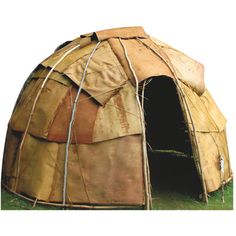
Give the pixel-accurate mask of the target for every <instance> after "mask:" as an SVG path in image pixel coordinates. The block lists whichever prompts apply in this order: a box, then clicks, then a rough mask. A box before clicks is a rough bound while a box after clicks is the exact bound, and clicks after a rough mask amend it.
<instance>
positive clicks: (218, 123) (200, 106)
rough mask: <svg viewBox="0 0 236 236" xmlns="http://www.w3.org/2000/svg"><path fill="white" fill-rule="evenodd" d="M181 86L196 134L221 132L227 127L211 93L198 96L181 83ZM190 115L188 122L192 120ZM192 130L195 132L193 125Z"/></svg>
mask: <svg viewBox="0 0 236 236" xmlns="http://www.w3.org/2000/svg"><path fill="white" fill-rule="evenodd" d="M179 84H180V86H181V88H182V89H183V92H184V97H185V100H186V102H187V105H188V108H189V111H190V113H191V117H192V119H193V123H194V127H195V131H196V132H220V131H223V130H224V128H225V126H226V120H225V118H224V116H223V114H222V113H221V112H220V110H219V109H218V107H217V106H216V104H215V102H214V101H213V99H212V97H211V96H210V95H209V92H208V91H206V92H205V93H204V95H202V96H198V95H197V93H195V92H194V91H193V90H192V89H191V88H189V87H188V86H186V85H185V84H184V83H182V82H180V81H179ZM187 115H188V120H189V122H190V123H191V119H190V117H189V114H188V113H187ZM190 128H191V129H192V130H193V127H192V125H190Z"/></svg>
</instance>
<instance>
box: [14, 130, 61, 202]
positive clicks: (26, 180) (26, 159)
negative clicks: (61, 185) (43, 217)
mask: <svg viewBox="0 0 236 236" xmlns="http://www.w3.org/2000/svg"><path fill="white" fill-rule="evenodd" d="M57 152H58V144H57V143H53V142H46V141H43V140H40V139H36V138H33V137H32V136H30V135H27V136H26V138H25V142H24V145H23V148H22V152H21V159H20V163H19V179H18V185H17V189H16V192H18V193H23V194H27V195H29V196H31V197H33V198H37V199H39V200H46V199H48V198H49V194H50V191H51V188H52V183H53V176H54V170H55V167H56V159H57Z"/></svg>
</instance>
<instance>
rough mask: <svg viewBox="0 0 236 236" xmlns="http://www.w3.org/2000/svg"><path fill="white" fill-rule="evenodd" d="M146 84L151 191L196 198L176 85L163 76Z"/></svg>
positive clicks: (193, 169)
mask: <svg viewBox="0 0 236 236" xmlns="http://www.w3.org/2000/svg"><path fill="white" fill-rule="evenodd" d="M148 81H149V83H147V85H146V87H145V93H144V97H145V98H144V112H145V122H146V137H147V143H148V144H147V149H148V158H149V165H150V175H151V184H152V189H153V191H155V190H157V191H162V190H164V191H175V192H181V193H188V194H198V193H199V192H200V189H201V188H200V186H201V185H200V181H199V177H198V174H197V171H196V167H195V164H194V160H193V157H192V156H193V155H192V148H191V143H190V139H189V133H188V129H187V127H186V124H185V121H184V117H183V112H182V108H181V106H180V102H179V97H178V94H177V90H176V85H175V83H174V82H173V79H171V78H169V77H166V76H158V77H152V78H149V79H148Z"/></svg>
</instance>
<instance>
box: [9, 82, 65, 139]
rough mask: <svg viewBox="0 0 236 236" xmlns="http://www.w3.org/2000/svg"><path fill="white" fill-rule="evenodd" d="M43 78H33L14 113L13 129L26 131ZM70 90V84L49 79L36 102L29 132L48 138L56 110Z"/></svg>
mask: <svg viewBox="0 0 236 236" xmlns="http://www.w3.org/2000/svg"><path fill="white" fill-rule="evenodd" d="M42 82H43V80H42V79H32V80H31V82H30V84H29V85H28V86H27V87H26V89H25V90H24V92H23V94H22V97H21V99H20V101H19V103H18V105H17V106H16V109H15V111H14V112H13V114H12V117H11V119H10V122H9V125H10V127H11V128H12V129H13V130H16V131H21V132H23V131H25V128H26V126H27V123H28V120H29V116H30V112H31V110H32V106H33V103H34V100H35V97H36V95H37V92H38V91H39V88H40V86H41V84H42ZM67 91H68V86H67V85H65V84H63V83H60V82H57V81H56V80H52V79H49V80H48V81H47V83H46V85H45V87H44V89H43V90H42V92H41V94H40V97H39V100H38V102H37V104H36V107H35V110H34V113H33V116H32V119H31V122H30V126H29V130H28V132H29V133H30V134H32V135H35V136H37V137H42V138H46V137H47V135H48V131H49V130H48V129H49V125H50V124H51V122H52V121H53V118H54V116H55V113H56V110H57V108H58V106H59V104H60V103H61V102H62V100H63V98H64V97H65V95H66V93H67Z"/></svg>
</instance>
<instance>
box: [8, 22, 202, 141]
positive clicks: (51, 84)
mask: <svg viewBox="0 0 236 236" xmlns="http://www.w3.org/2000/svg"><path fill="white" fill-rule="evenodd" d="M98 41H99V42H100V44H99V45H98V44H97V42H98ZM78 44H79V45H80V47H77V48H75V47H76V46H77V45H78ZM96 46H97V48H96V51H95V52H94V54H93V56H92V57H91V60H90V62H89V64H88V67H87V70H86V75H85V80H84V83H83V86H82V89H83V91H82V93H81V95H80V98H79V103H78V107H77V110H76V117H75V122H74V129H75V130H76V135H74V136H73V137H72V143H73V142H79V143H92V142H99V141H103V140H108V139H113V138H117V137H122V136H127V135H132V134H140V133H142V131H141V123H140V114H139V109H138V106H137V102H136V98H135V79H134V76H133V73H132V71H131V69H130V66H129V64H128V61H127V56H128V57H129V60H130V63H131V64H132V67H133V69H134V71H135V74H136V76H137V79H138V80H139V82H141V81H143V80H145V79H147V78H150V77H152V76H162V75H165V76H168V77H171V78H173V79H179V80H181V81H182V82H184V84H186V85H187V86H188V87H189V88H191V89H192V90H194V91H195V92H196V93H198V94H202V93H203V92H204V90H205V86H204V80H203V66H202V65H201V64H200V63H198V62H196V61H195V60H193V59H191V58H189V57H188V56H186V55H185V54H183V53H181V52H179V51H177V50H175V49H173V48H171V47H170V46H168V45H167V44H164V43H162V42H160V41H158V40H156V39H154V38H152V37H150V36H149V35H147V34H146V33H145V31H144V30H143V28H142V27H128V28H118V29H110V30H103V31H98V32H94V33H90V34H85V35H81V36H80V37H79V38H76V39H75V40H73V41H71V42H70V43H68V44H67V45H65V46H64V47H62V48H60V49H59V50H57V51H55V52H54V53H53V54H52V55H50V56H49V57H48V58H47V59H45V60H44V61H43V62H41V63H40V65H39V66H38V67H37V68H36V69H35V70H34V71H33V72H32V74H31V76H30V78H29V80H28V82H27V86H25V88H24V90H23V92H22V94H21V96H20V99H19V102H18V104H17V105H16V108H15V111H14V113H13V115H12V117H11V120H10V123H9V125H10V127H11V128H12V129H13V130H16V131H20V132H24V131H25V129H26V127H27V123H28V120H29V117H30V119H31V120H30V124H29V126H28V130H27V132H29V133H30V134H32V135H34V136H36V137H40V138H43V139H47V140H50V141H55V142H62V143H65V142H66V139H67V136H68V127H69V122H70V119H71V113H72V105H73V101H74V99H75V97H76V93H77V90H78V86H80V84H81V80H82V78H83V73H84V71H85V67H86V64H87V62H88V60H89V58H90V55H91V53H92V52H93V50H94V48H95V47H96ZM124 47H125V49H126V53H125V51H124ZM74 48H75V49H74ZM72 49H73V50H72ZM70 50H71V52H70V53H69V54H68V55H67V56H66V57H65V58H63V60H61V58H62V57H63V55H65V54H66V53H68V52H69V51H70ZM60 60H61V61H60ZM58 62H60V63H58ZM55 65H56V67H55ZM52 68H53V71H52V73H49V72H50V71H51V70H52ZM49 74H50V76H49V80H48V81H47V83H46V84H45V87H44V88H43V90H42V92H41V94H40V96H39V99H38V101H37V104H36V106H35V109H34V111H33V115H32V116H31V115H30V113H31V111H32V107H33V103H34V100H35V98H36V96H37V93H38V91H39V90H40V86H41V85H42V84H43V81H44V79H45V78H46V77H47V76H48V75H49Z"/></svg>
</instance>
